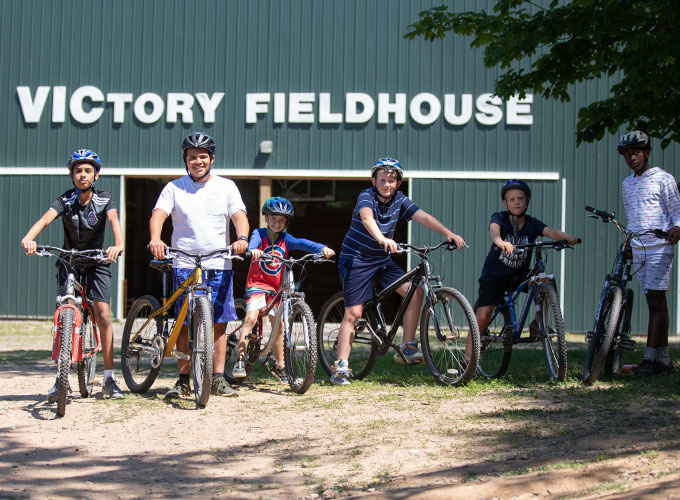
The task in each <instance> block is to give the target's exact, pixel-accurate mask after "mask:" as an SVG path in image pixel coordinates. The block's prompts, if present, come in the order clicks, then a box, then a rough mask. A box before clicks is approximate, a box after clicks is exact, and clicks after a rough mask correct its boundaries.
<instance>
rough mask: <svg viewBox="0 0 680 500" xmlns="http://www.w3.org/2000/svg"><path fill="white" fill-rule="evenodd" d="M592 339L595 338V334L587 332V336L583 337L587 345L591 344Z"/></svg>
mask: <svg viewBox="0 0 680 500" xmlns="http://www.w3.org/2000/svg"><path fill="white" fill-rule="evenodd" d="M591 338H593V332H586V334H585V335H584V336H583V341H584V342H585V343H586V344H589V343H590V339H591Z"/></svg>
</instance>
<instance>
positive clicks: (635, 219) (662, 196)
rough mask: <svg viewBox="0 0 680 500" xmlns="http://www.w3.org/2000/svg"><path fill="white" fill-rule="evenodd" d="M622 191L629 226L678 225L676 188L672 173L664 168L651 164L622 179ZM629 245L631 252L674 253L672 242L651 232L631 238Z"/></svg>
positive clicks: (638, 228)
mask: <svg viewBox="0 0 680 500" xmlns="http://www.w3.org/2000/svg"><path fill="white" fill-rule="evenodd" d="M621 192H622V194H623V206H624V207H625V209H626V218H627V219H628V229H630V230H632V231H635V232H638V231H644V230H648V229H663V230H664V231H668V230H669V229H671V228H672V227H673V226H680V194H679V193H678V187H677V185H676V183H675V179H674V178H673V176H672V175H671V174H669V173H668V172H666V171H664V170H663V169H661V168H659V167H652V168H650V169H649V170H647V171H646V172H645V173H643V174H642V175H640V176H635V174H631V175H629V176H628V177H626V178H625V179H623V183H622V189H621ZM630 245H631V247H632V248H633V251H634V252H645V253H646V254H656V253H669V254H672V253H673V247H672V246H671V245H669V244H668V243H667V242H666V241H665V240H662V239H659V238H657V237H656V236H654V235H653V234H646V235H643V236H641V237H640V239H639V240H638V239H634V240H633V241H631V244H630Z"/></svg>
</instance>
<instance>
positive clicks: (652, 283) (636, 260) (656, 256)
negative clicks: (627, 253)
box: [633, 251, 673, 295]
mask: <svg viewBox="0 0 680 500" xmlns="http://www.w3.org/2000/svg"><path fill="white" fill-rule="evenodd" d="M633 265H634V266H635V273H636V276H637V279H638V282H639V283H640V290H641V291H642V293H643V294H645V295H647V291H648V290H668V288H669V285H670V281H671V270H672V268H673V254H672V253H666V252H663V253H661V252H659V253H650V252H647V253H646V254H645V252H635V251H634V252H633Z"/></svg>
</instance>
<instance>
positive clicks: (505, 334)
mask: <svg viewBox="0 0 680 500" xmlns="http://www.w3.org/2000/svg"><path fill="white" fill-rule="evenodd" d="M491 318H492V319H491V323H489V326H488V327H487V328H486V330H485V331H484V333H482V334H481V338H480V352H479V365H478V366H477V372H478V373H479V374H480V375H481V376H482V377H486V378H500V377H502V376H503V375H504V374H505V372H506V370H507V369H508V365H509V364H510V357H511V356H512V325H511V322H510V312H509V311H508V309H507V307H505V306H499V307H497V308H496V309H495V310H494V312H493V314H492V315H491Z"/></svg>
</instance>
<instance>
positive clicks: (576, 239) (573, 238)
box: [564, 234, 581, 245]
mask: <svg viewBox="0 0 680 500" xmlns="http://www.w3.org/2000/svg"><path fill="white" fill-rule="evenodd" d="M564 239H565V240H567V243H569V244H570V245H576V244H577V243H581V239H580V238H579V237H578V236H575V235H573V234H568V235H567V237H566V238H564Z"/></svg>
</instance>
